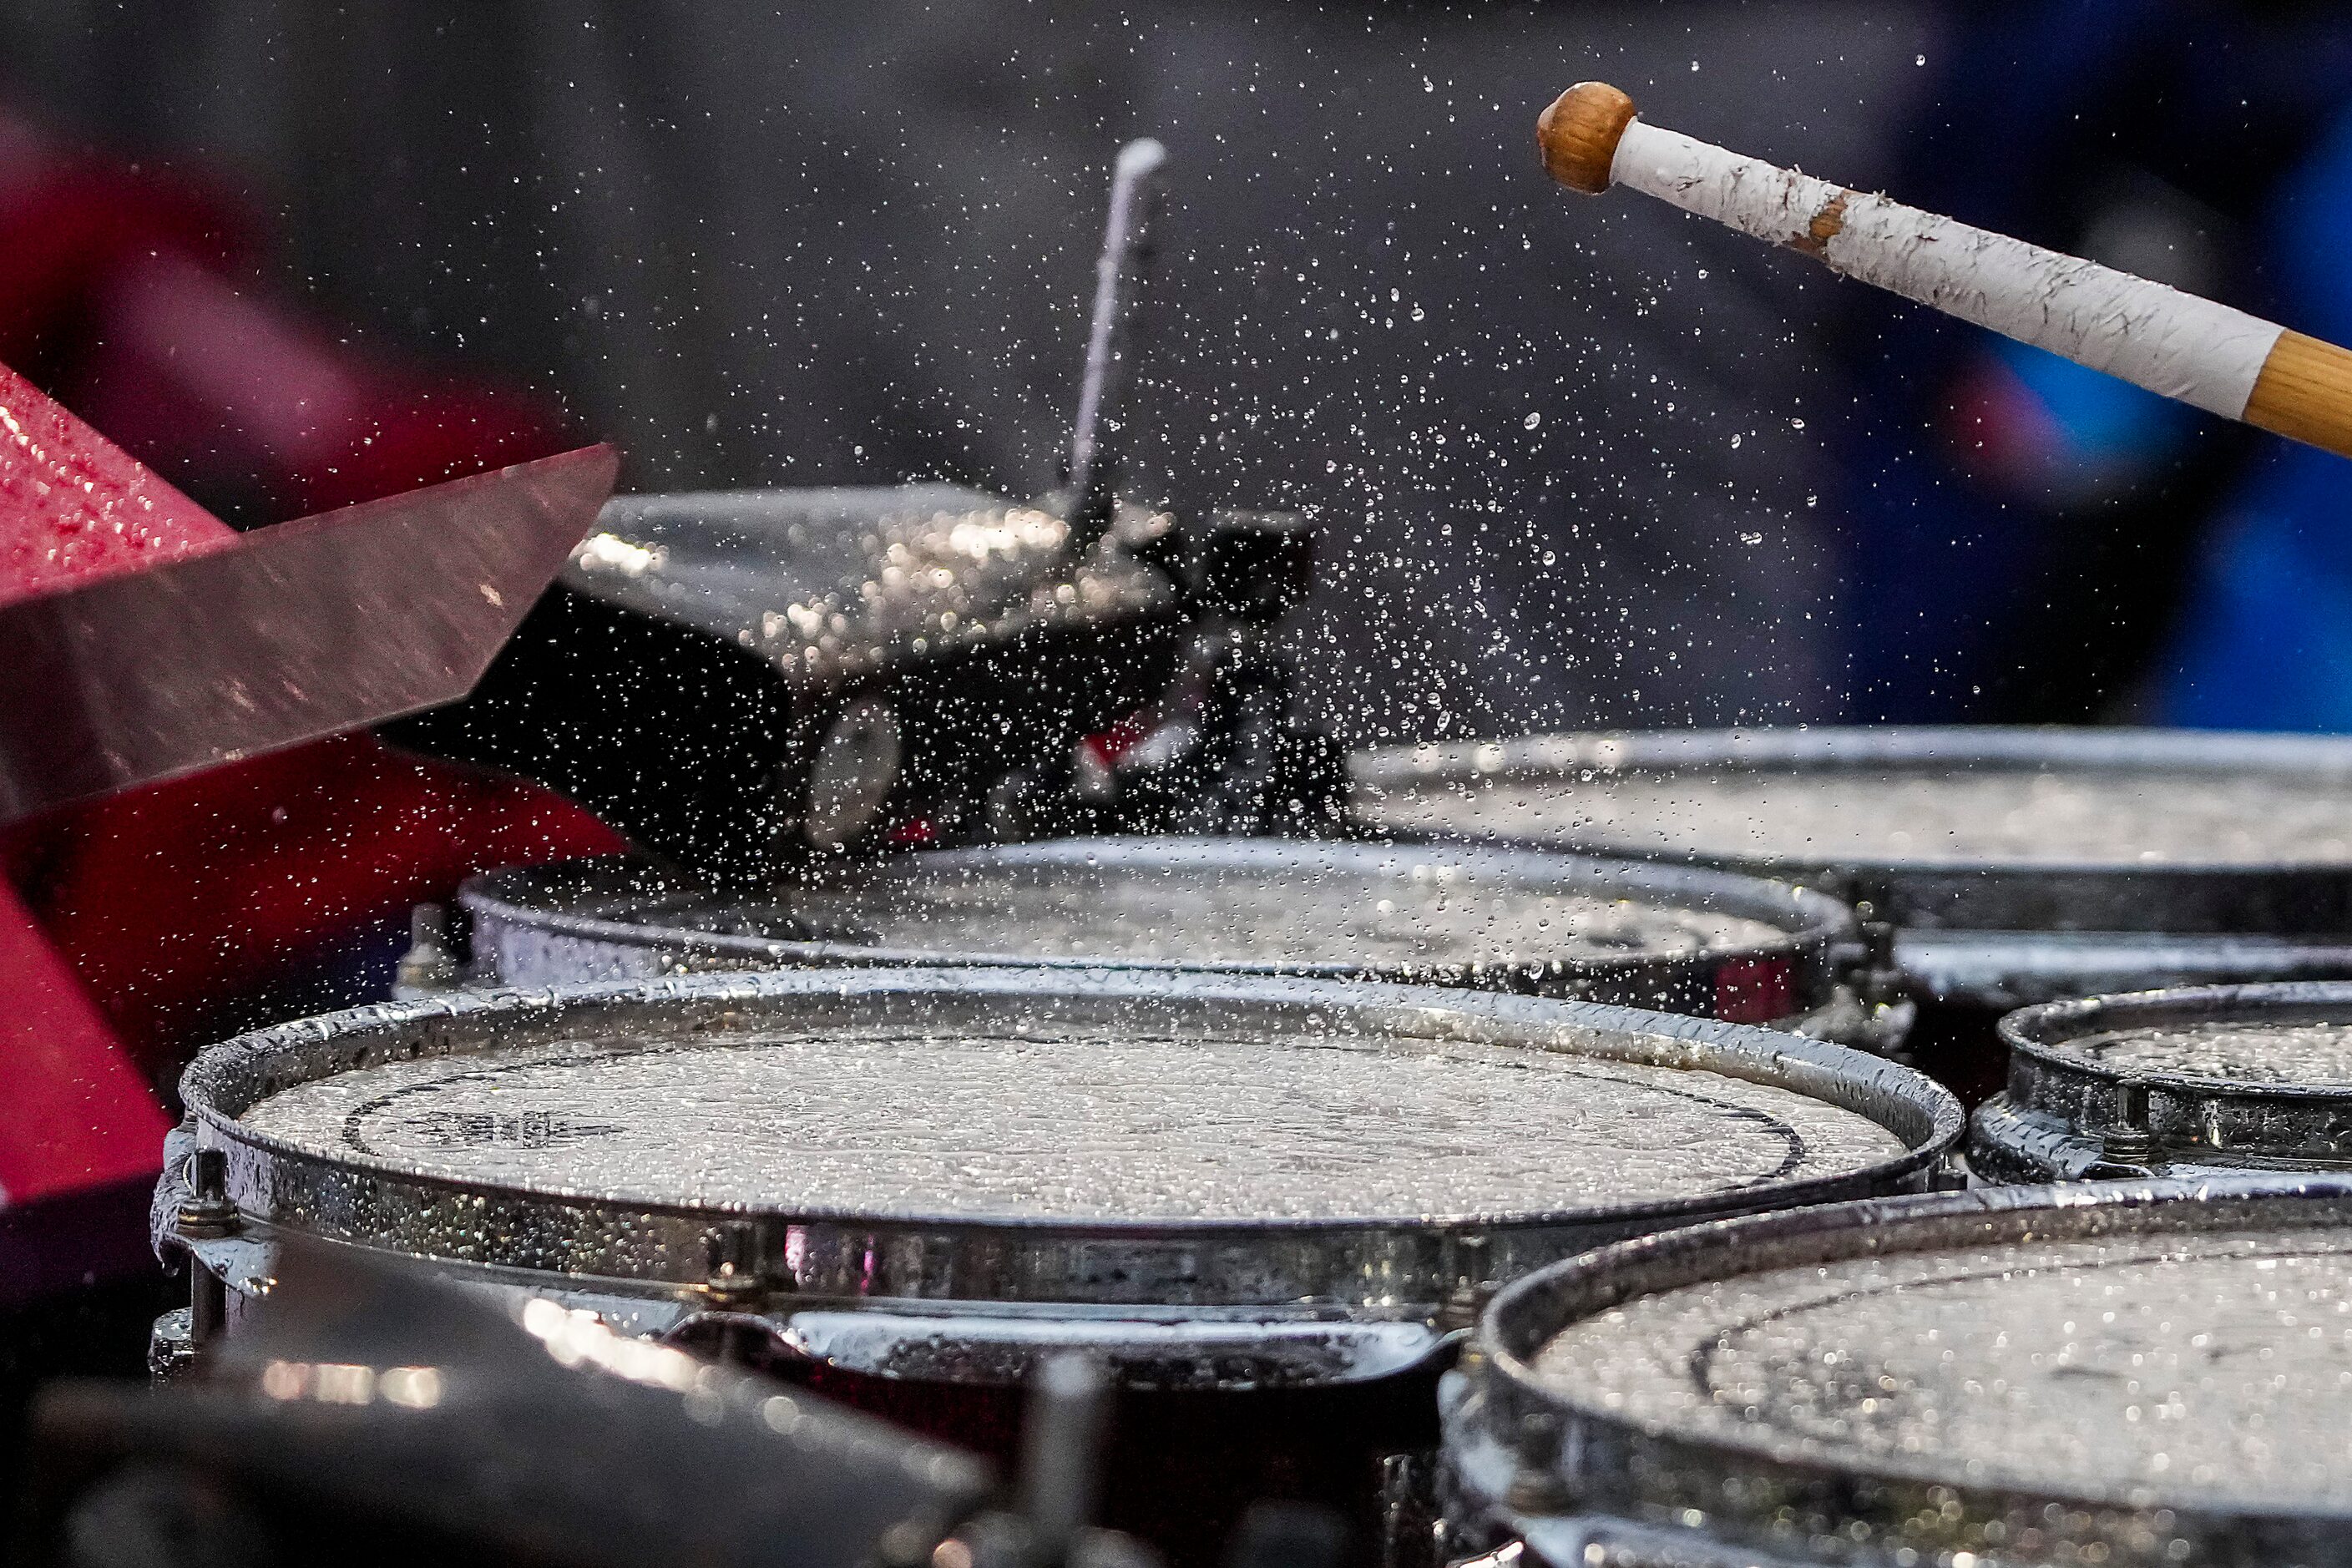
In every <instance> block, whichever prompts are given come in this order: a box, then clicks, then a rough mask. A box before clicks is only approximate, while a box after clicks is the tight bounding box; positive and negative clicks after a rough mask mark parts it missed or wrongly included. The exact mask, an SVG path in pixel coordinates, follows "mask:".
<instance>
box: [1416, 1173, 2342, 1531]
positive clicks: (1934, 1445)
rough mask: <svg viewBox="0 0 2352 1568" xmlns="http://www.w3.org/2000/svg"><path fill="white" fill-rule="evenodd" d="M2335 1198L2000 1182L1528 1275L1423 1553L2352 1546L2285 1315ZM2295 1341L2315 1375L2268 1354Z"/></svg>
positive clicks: (1449, 1443)
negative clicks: (1436, 1535)
mask: <svg viewBox="0 0 2352 1568" xmlns="http://www.w3.org/2000/svg"><path fill="white" fill-rule="evenodd" d="M2347 1216H2352V1186H2347V1184H2345V1183H2344V1182H2343V1181H2342V1180H2340V1179H2335V1180H2331V1179H2327V1178H2322V1177H2298V1178H2286V1177H2281V1176H2268V1177H2255V1176H2251V1175H2244V1174H2240V1175H2234V1176H2220V1175H2214V1176H2210V1177H2208V1178H2207V1179H2204V1180H2200V1181H2199V1182H2196V1183H2188V1182H2117V1183H2112V1184H2105V1185H2103V1186H2101V1187H2098V1188H2096V1189H2093V1190H2090V1191H2088V1192H2085V1191H2084V1190H2082V1189H2076V1190H2074V1191H2071V1192H2066V1191H2056V1190H2053V1189H2049V1188H2005V1189H2000V1190H1994V1191H1986V1192H1978V1193H1969V1194H1941V1195H1936V1196H1927V1197H1915V1198H1905V1199H1896V1200H1891V1201H1887V1202H1875V1201H1873V1202H1864V1203H1857V1204H1844V1205H1830V1206H1827V1207H1822V1208H1818V1209H1812V1210H1801V1211H1793V1212H1790V1213H1785V1214H1780V1215H1763V1216H1756V1217H1752V1218H1745V1219H1738V1220H1732V1221H1728V1222H1726V1223H1723V1224H1719V1225H1713V1226H1699V1227H1692V1228H1690V1229H1686V1230H1683V1231H1678V1232H1674V1233H1669V1234H1665V1235H1660V1236H1654V1237H1645V1238H1643V1239H1640V1240H1636V1241H1631V1242H1626V1243H1622V1244H1618V1245H1615V1246H1612V1247H1604V1248H1601V1249H1599V1250H1597V1251H1594V1252H1591V1253H1587V1254H1584V1255H1582V1256H1581V1257H1580V1258H1574V1259H1570V1260H1569V1261H1567V1262H1564V1263H1561V1264H1559V1265H1555V1266H1553V1267H1551V1268H1546V1269H1542V1270H1538V1271H1537V1272H1536V1273H1534V1274H1531V1275H1528V1276H1527V1277H1525V1278H1523V1279H1520V1280H1518V1281H1517V1282H1516V1283H1514V1284H1513V1285H1511V1286H1509V1287H1507V1288H1506V1289H1504V1290H1503V1291H1501V1292H1499V1293H1498V1294H1497V1295H1496V1298H1495V1300H1494V1301H1493V1302H1492V1303H1491V1305H1490V1306H1489V1307H1488V1309H1487V1311H1486V1314H1485V1316H1484V1317H1483V1318H1482V1319H1481V1322H1480V1328H1479V1338H1478V1344H1477V1351H1476V1353H1475V1354H1472V1355H1467V1356H1465V1358H1464V1362H1463V1366H1462V1370H1461V1371H1460V1372H1459V1373H1457V1374H1456V1375H1455V1376H1454V1378H1452V1379H1450V1380H1449V1381H1448V1384H1447V1385H1446V1387H1445V1389H1444V1394H1443V1405H1444V1426H1445V1456H1446V1460H1445V1462H1446V1489H1447V1509H1448V1523H1447V1530H1446V1548H1447V1550H1448V1551H1449V1552H1451V1553H1452V1554H1453V1555H1454V1557H1456V1558H1459V1559H1465V1560H1470V1561H1480V1560H1484V1559H1482V1558H1481V1557H1480V1556H1479V1554H1481V1553H1484V1554H1488V1556H1489V1557H1491V1556H1492V1555H1493V1554H1495V1553H1496V1552H1507V1548H1508V1545H1509V1543H1510V1542H1521V1543H1523V1544H1524V1546H1525V1547H1526V1548H1527V1551H1526V1553H1525V1556H1524V1558H1523V1559H1522V1560H1523V1561H1528V1560H1539V1561H1541V1562H1543V1563H1550V1564H1570V1563H1620V1562H1623V1563H1677V1564H1693V1565H1702V1564H1703V1565H1706V1568H1731V1565H1733V1564H1738V1563H1767V1564H1784V1563H1843V1564H1850V1565H1853V1568H1864V1565H1867V1568H1893V1565H1895V1564H1903V1563H1926V1562H1958V1561H1961V1560H1962V1555H1961V1554H1967V1555H1969V1556H1972V1557H1974V1558H1975V1559H1976V1560H1978V1561H1985V1560H1988V1559H1990V1560H1994V1561H2014V1562H2021V1563H2058V1562H2065V1563H2091V1562H2104V1563H2110V1564H2117V1565H2125V1568H2128V1565H2132V1564H2147V1565H2149V1568H2156V1565H2158V1564H2179V1563H2189V1564H2207V1563H2210V1564H2227V1565H2231V1568H2239V1565H2246V1564H2255V1563H2274V1562H2294V1563H2306V1564H2313V1565H2320V1564H2334V1563H2343V1562H2346V1561H2352V1557H2347V1551H2346V1543H2347V1541H2346V1537H2345V1535H2344V1533H2343V1531H2342V1528H2341V1522H2342V1519H2343V1515H2344V1510H2345V1507H2346V1502H2345V1498H2346V1492H2345V1489H2344V1487H2343V1484H2342V1479H2341V1471H2340V1469H2339V1468H2332V1458H2331V1456H2333V1455H2334V1453H2335V1451H2336V1446H2337V1439H2338V1436H2339V1435H2340V1428H2341V1420H2340V1415H2341V1413H2340V1411H2339V1410H2337V1409H2336V1406H2335V1405H2333V1404H2332V1403H2331V1399H2332V1394H2331V1393H2330V1392H2329V1391H2330V1389H2331V1388H2332V1378H2331V1376H2330V1375H2329V1373H2327V1371H2326V1370H2325V1369H2326V1368H2328V1367H2330V1366H2331V1365H2332V1363H2333V1360H2334V1356H2335V1352H2334V1351H2333V1350H2332V1349H2331V1346H2332V1344H2333V1340H2332V1338H2330V1337H2329V1336H2328V1335H2327V1334H2326V1333H2324V1332H2323V1333H2319V1334H2314V1333H2312V1332H2310V1331H2309V1325H2310V1324H2311V1323H2312V1322H2314V1321H2318V1320H2319V1319H2320V1318H2321V1317H2323V1316H2326V1315H2332V1314H2330V1312H2329V1308H2328V1303H2329V1302H2330V1301H2332V1300H2341V1299H2342V1298H2343V1295H2344V1293H2345V1291H2346V1289H2347V1280H2352V1217H2347ZM2290 1353H2292V1355H2293V1356H2294V1358H2296V1359H2303V1358H2308V1360H2309V1363H2310V1366H2309V1369H2308V1371H2309V1375H2305V1373H2304V1372H2302V1371H2298V1370H2297V1369H2296V1368H2295V1367H2294V1366H2292V1365H2273V1364H2272V1362H2273V1356H2274V1355H2276V1356H2279V1357H2286V1356H2288V1355H2290ZM1694 1388H1696V1395H1695V1394H1694ZM1988 1388H1992V1389H1998V1390H2000V1394H1999V1397H1997V1398H1990V1399H1988V1398H1985V1397H1983V1394H1984V1391H1985V1390H1986V1389H1988ZM2150 1417H2153V1418H2152V1419H2151V1418H2150ZM2250 1435H2251V1437H2252V1440H2251V1441H2248V1440H2246V1439H2247V1438H2248V1437H2249V1436H2250Z"/></svg>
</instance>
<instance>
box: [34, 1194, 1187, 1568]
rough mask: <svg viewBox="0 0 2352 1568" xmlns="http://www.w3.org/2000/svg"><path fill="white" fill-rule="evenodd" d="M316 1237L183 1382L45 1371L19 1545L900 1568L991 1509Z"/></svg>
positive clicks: (1016, 1562)
mask: <svg viewBox="0 0 2352 1568" xmlns="http://www.w3.org/2000/svg"><path fill="white" fill-rule="evenodd" d="M331 1250H332V1249H330V1248H327V1247H321V1246H319V1245H317V1244H309V1245H306V1244H304V1243H302V1242H300V1241H299V1240H292V1241H285V1242H282V1243H281V1244H280V1246H279V1247H278V1255H277V1267H278V1270H279V1280H278V1284H279V1287H280V1288H279V1289H278V1290H277V1291H274V1292H273V1293H272V1295H271V1297H270V1299H269V1300H267V1301H266V1302H264V1303H262V1304H261V1305H260V1306H259V1308H258V1309H257V1310H256V1311H254V1312H253V1313H252V1314H250V1315H249V1317H248V1319H247V1321H245V1322H244V1323H243V1324H242V1325H241V1326H240V1329H239V1331H238V1333H237V1334H236V1335H235V1336H234V1337H233V1338H232V1340H231V1341H230V1342H227V1343H226V1344H225V1345H224V1346H223V1347H221V1349H220V1351H219V1352H218V1353H217V1354H216V1355H215V1357H214V1358H213V1364H212V1366H211V1368H210V1372H209V1375H208V1376H207V1377H206V1378H205V1379H204V1380H203V1381H200V1382H190V1383H182V1384H173V1385H167V1386H164V1387H161V1388H156V1389H152V1390H150V1389H147V1388H144V1387H140V1386H135V1385H124V1384H108V1383H92V1382H84V1383H66V1384H56V1385H52V1387H51V1388H49V1389H48V1390H47V1391H46V1393H45V1394H44V1395H43V1396H42V1398H41V1400H40V1402H39V1404H38V1405H37V1410H36V1414H35V1426H34V1431H35V1446H34V1448H33V1453H34V1454H35V1455H36V1456H37V1458H38V1460H39V1468H40V1471H41V1474H40V1476H39V1478H38V1484H37V1486H36V1487H35V1488H34V1489H33V1493H32V1495H33V1497H34V1499H35V1500H36V1505H35V1507H34V1509H33V1510H31V1511H32V1514H33V1521H32V1528H31V1529H30V1530H29V1531H27V1539H28V1540H29V1541H30V1542H36V1543H37V1544H38V1545H39V1547H40V1550H39V1551H38V1552H37V1554H36V1555H37V1560H42V1561H48V1560H56V1559H58V1558H63V1559H65V1560H70V1561H73V1562H76V1563H85V1564H88V1565H89V1568H168V1565H169V1564H172V1563H186V1562H191V1561H194V1562H208V1561H236V1562H247V1563H250V1562H268V1561H273V1560H276V1561H305V1560H312V1561H316V1560H333V1559H336V1558H342V1557H349V1556H352V1555H353V1554H354V1552H357V1553H358V1555H359V1556H360V1557H361V1559H362V1560H363V1561H393V1560H424V1559H425V1557H426V1556H427V1555H428V1554H429V1556H430V1558H431V1559H432V1560H435V1561H454V1562H456V1563H461V1564H467V1565H469V1568H470V1565H472V1564H481V1565H483V1568H488V1564H490V1563H575V1564H581V1565H583V1568H625V1565H626V1564H632V1563H646V1562H650V1561H662V1560H668V1559H679V1560H685V1561H692V1562H730V1563H742V1564H745V1565H747V1568H758V1565H761V1564H768V1565H772V1568H861V1565H864V1564H879V1565H881V1568H923V1565H925V1564H931V1563H937V1562H938V1561H939V1559H937V1558H935V1556H934V1552H935V1551H936V1550H937V1549H938V1548H939V1547H940V1545H941V1544H942V1543H943V1542H946V1541H948V1540H949V1539H950V1532H951V1531H955V1530H957V1529H958V1528H959V1527H961V1526H963V1525H965V1524H966V1523H967V1521H974V1520H977V1519H982V1518H985V1517H986V1516H985V1515H982V1513H981V1511H980V1510H982V1507H983V1505H984V1504H985V1503H986V1502H987V1501H988V1500H989V1497H990V1494H991V1492H992V1483H991V1477H990V1475H989V1472H988V1470H987V1468H986V1467H985V1466H983V1465H982V1464H980V1463H979V1462H977V1461H975V1460H974V1459H972V1458H970V1457H969V1456H966V1455H963V1454H961V1453H958V1452H956V1451H955V1450H953V1449H950V1448H947V1447H942V1446H940V1445H937V1444H932V1443H927V1442H925V1441H923V1440H922V1439H919V1438H917V1437H914V1436H910V1435H908V1434H905V1433H901V1432H898V1431H895V1430H893V1429H891V1428H888V1427H886V1426H882V1425H881V1424H879V1423H877V1422H875V1421H873V1420H871V1419H870V1418H867V1417H865V1416H861V1415H856V1414H855V1413H853V1412H850V1411H846V1410H844V1409H842V1408H840V1407H839V1406H836V1405H832V1404H831V1403H830V1402H828V1401H825V1400H823V1399H820V1398H816V1397H814V1396H813V1395H811V1394H808V1393H806V1392H805V1391H801V1390H794V1389H791V1388H788V1387H785V1386H783V1385H782V1384H776V1383H773V1382H771V1381H769V1380H767V1379H764V1378H761V1377H758V1376H756V1375H754V1374H751V1373H745V1372H742V1371H740V1370H736V1369H731V1368H728V1367H723V1366H717V1365H711V1364H707V1363H696V1362H693V1361H691V1360H689V1359H688V1357H686V1356H684V1355H683V1354H681V1353H679V1352H675V1351H669V1350H666V1349H663V1348H661V1347H658V1346H655V1345H650V1344H646V1343H643V1342H637V1341H633V1340H629V1339H626V1338H624V1337H621V1336H617V1335H615V1334H614V1333H613V1332H612V1331H610V1330H608V1329H606V1328H605V1327H604V1326H603V1325H601V1324H600V1323H598V1322H597V1321H595V1320H594V1319H593V1317H590V1316H588V1315H586V1314H580V1313H572V1312H568V1311H566V1310H564V1309H562V1308H561V1307H559V1306H557V1305H556V1304H554V1303H553V1302H551V1301H549V1300H545V1299H544V1298H537V1297H524V1298H521V1299H509V1300H491V1299H487V1298H485V1297H484V1296H483V1295H481V1294H479V1293H478V1292H469V1291H467V1290H464V1289H459V1288H457V1287H456V1286H453V1285H450V1284H447V1283H446V1282H442V1281H439V1280H436V1279H433V1278H431V1277H430V1276H429V1275H426V1274H424V1273H422V1272H420V1271H418V1270H416V1269H415V1268H404V1267H400V1266H397V1265H395V1264H394V1263H393V1262H392V1261H390V1260H388V1259H380V1258H352V1257H349V1256H334V1257H328V1256H326V1254H327V1253H328V1252H329V1251H331ZM68 1542H70V1545H71V1551H70V1552H67V1551H66V1550H65V1549H66V1548H67V1547H68ZM142 1542H144V1543H145V1544H144V1545H143V1546H142V1544H141V1543H142ZM157 1542H176V1543H177V1545H178V1547H179V1550H180V1552H184V1553H187V1554H186V1555H175V1554H173V1553H172V1552H161V1553H159V1552H157V1550H156V1543H157ZM355 1542H363V1543H364V1544H363V1545H355V1544H354V1543H355ZM232 1545H234V1546H236V1547H237V1548H238V1550H237V1551H236V1552H234V1553H233V1554H232V1555H230V1556H228V1557H221V1558H215V1557H214V1556H211V1555H207V1552H206V1549H207V1548H215V1547H226V1546H232ZM1101 1560H1102V1561H1106V1562H1110V1561H1123V1562H1127V1563H1141V1562H1143V1561H1145V1560H1144V1559H1141V1558H1140V1557H1139V1555H1138V1554H1137V1553H1135V1552H1132V1551H1131V1550H1130V1551H1129V1552H1126V1553H1125V1555H1124V1556H1123V1557H1119V1556H1106V1557H1104V1558H1102V1559H1101ZM997 1561H998V1563H1000V1565H1001V1568H1058V1560H1057V1562H1056V1563H1045V1562H1043V1561H1040V1560H1036V1559H1034V1558H1025V1557H1011V1558H1000V1559H998V1560H997Z"/></svg>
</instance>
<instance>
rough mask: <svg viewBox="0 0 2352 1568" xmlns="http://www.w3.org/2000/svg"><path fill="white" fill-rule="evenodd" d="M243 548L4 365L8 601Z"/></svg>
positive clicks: (1, 515)
mask: <svg viewBox="0 0 2352 1568" xmlns="http://www.w3.org/2000/svg"><path fill="white" fill-rule="evenodd" d="M235 542H236V531H235V530H233V529H231V528H230V527H229V526H228V524H226V523H225V522H223V521H220V519H218V518H216V517H215V516H213V514H212V513H210V512H208V511H206V510H205V509H204V508H202V507H200V506H198V505H197V504H196V503H195V502H194V501H192V500H189V499H188V498H187V497H185V496H184V495H182V494H181V493H180V492H179V491H178V490H176V489H173V488H172V487H171V486H170V485H168V484H166V483H164V482H163V479H161V478H159V477H158V476H157V475H156V474H155V473H154V472H152V470H151V469H149V468H147V467H146V466H145V465H144V464H142V463H140V462H138V461H137V460H136V459H134V458H131V456H130V455H129V454H128V453H126V452H124V451H123V450H122V449H121V447H117V446H116V445H115V444H114V443H113V442H111V441H110V440H108V439H107V438H106V437H103V436H101V435H100V434H99V433H98V432H97V431H95V430H93V429H91V428H90V427H89V426H87V425H85V424H83V423H82V422H81V421H80V420H79V419H77V418H75V417H74V416H73V415H71V414H70V413H68V412H67V411H66V409H65V407H64V406H63V405H60V404H58V402H57V401H56V400H55V399H53V398H51V397H49V396H48V395H47V394H45V393H43V392H42V391H41V390H40V389H39V388H38V387H36V386H35V385H34V384H32V383H31V382H28V381H26V379H25V378H24V377H23V376H21V375H18V374H16V372H15V371H13V370H10V369H9V368H8V367H7V366H5V365H0V605H7V604H12V603H14V602H15V601H16V600H18V599H23V598H26V597H28V596H30V595H35V594H39V593H45V592H48V591H50V590H54V589H58V588H63V587H66V586H68V585H70V584H79V583H86V582H89V581H90V580H91V579H93V578H97V577H103V576H111V575H114V574H119V573H123V572H135V571H138V570H139V569H141V568H142V567H146V566H155V565H160V564H162V563H164V562H167V561H174V560H178V559H180V558H181V557H183V556H187V555H194V554H198V553H201V552H205V551H212V550H220V549H224V548H226V547H227V546H229V545H232V544H234V543H235Z"/></svg>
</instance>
